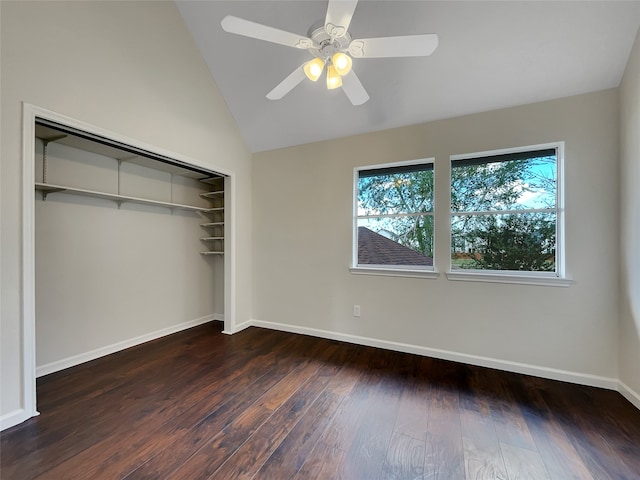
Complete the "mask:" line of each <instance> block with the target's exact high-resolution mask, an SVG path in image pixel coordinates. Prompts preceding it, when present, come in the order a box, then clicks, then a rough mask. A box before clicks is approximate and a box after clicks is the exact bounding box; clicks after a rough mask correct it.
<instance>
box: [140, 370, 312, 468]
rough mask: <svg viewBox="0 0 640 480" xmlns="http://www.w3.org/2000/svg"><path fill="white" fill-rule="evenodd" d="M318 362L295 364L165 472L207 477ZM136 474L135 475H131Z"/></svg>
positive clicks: (284, 399) (249, 435) (248, 436)
mask: <svg viewBox="0 0 640 480" xmlns="http://www.w3.org/2000/svg"><path fill="white" fill-rule="evenodd" d="M317 369H318V366H317V365H315V364H313V363H306V364H303V365H301V366H300V367H298V368H296V369H295V370H294V371H293V372H291V373H289V374H288V375H287V376H285V377H284V378H283V379H282V380H280V381H279V382H278V383H277V384H276V385H274V387H272V388H271V389H270V390H269V391H268V392H267V393H265V394H264V395H263V396H262V397H261V398H260V399H259V400H258V401H256V402H255V403H254V404H253V405H251V406H250V407H249V408H247V409H246V410H245V411H244V412H243V413H242V414H241V415H240V416H239V417H237V418H236V419H234V420H233V421H231V423H229V424H228V425H227V426H226V427H225V428H224V429H223V430H222V431H220V432H218V433H217V434H215V435H214V436H213V438H212V439H210V441H208V442H206V444H205V445H203V446H202V447H201V448H199V449H198V450H197V451H196V452H195V453H193V455H191V456H190V457H189V458H188V459H187V460H186V461H185V462H184V463H182V464H181V465H179V467H178V469H177V470H175V471H173V472H165V473H164V475H165V476H170V477H171V478H172V479H174V480H196V479H202V480H205V479H208V478H210V477H211V476H212V475H213V474H214V473H215V472H216V471H217V470H218V468H220V466H221V465H222V464H223V463H224V462H225V461H226V460H227V459H228V458H229V457H230V456H231V455H233V454H234V453H235V452H236V450H237V449H238V448H239V447H240V446H241V445H243V444H244V443H245V442H246V441H247V440H248V439H249V438H250V437H251V435H253V434H254V433H255V432H256V431H257V430H258V428H259V427H260V426H261V425H262V424H263V423H264V422H265V421H266V420H267V419H268V418H269V417H270V416H271V415H272V413H273V412H274V410H275V409H276V408H277V407H278V406H279V405H280V404H282V403H283V402H284V401H286V400H287V399H288V398H289V397H290V396H291V395H293V393H294V392H295V391H296V390H297V389H298V387H299V382H300V381H301V379H302V378H304V379H306V378H308V377H309V376H310V375H312V374H313V373H314V372H315V371H316V370H317ZM133 478H135V476H134V477H133Z"/></svg>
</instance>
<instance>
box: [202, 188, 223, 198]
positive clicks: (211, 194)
mask: <svg viewBox="0 0 640 480" xmlns="http://www.w3.org/2000/svg"><path fill="white" fill-rule="evenodd" d="M222 194H224V190H218V191H217V192H206V193H201V194H200V196H201V197H203V198H216V197H217V196H218V195H222Z"/></svg>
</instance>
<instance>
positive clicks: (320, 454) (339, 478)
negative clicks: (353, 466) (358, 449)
mask: <svg viewBox="0 0 640 480" xmlns="http://www.w3.org/2000/svg"><path fill="white" fill-rule="evenodd" d="M344 457H345V452H344V451H343V450H340V449H339V448H335V447H332V446H329V445H327V444H326V443H324V442H318V443H317V444H316V446H315V447H314V449H313V450H312V451H311V454H310V455H309V458H308V459H307V461H306V462H305V463H304V465H303V466H302V468H301V469H300V470H299V471H298V473H297V474H296V476H295V477H293V478H294V480H309V479H312V478H314V479H316V478H317V479H325V478H326V479H332V480H333V479H335V480H350V479H348V478H347V477H345V476H343V475H342V473H341V472H342V466H343V464H344Z"/></svg>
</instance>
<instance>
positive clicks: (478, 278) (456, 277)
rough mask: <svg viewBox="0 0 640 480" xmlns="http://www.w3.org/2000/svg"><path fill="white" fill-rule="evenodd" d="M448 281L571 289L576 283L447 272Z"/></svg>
mask: <svg viewBox="0 0 640 480" xmlns="http://www.w3.org/2000/svg"><path fill="white" fill-rule="evenodd" d="M446 275H447V280H453V281H462V282H489V283H512V284H517V285H541V286H546V287H569V286H571V285H573V283H574V281H573V280H570V279H568V278H559V277H551V276H549V277H547V276H539V275H526V274H525V275H518V274H509V273H480V272H447V273H446Z"/></svg>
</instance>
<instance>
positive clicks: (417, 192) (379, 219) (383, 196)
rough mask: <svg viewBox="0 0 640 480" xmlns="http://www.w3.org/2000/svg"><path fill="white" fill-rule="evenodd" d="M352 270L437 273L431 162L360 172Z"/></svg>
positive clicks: (356, 180)
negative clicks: (434, 260)
mask: <svg viewBox="0 0 640 480" xmlns="http://www.w3.org/2000/svg"><path fill="white" fill-rule="evenodd" d="M355 177H356V178H355V182H356V188H355V190H356V199H355V200H356V201H355V210H356V211H355V215H354V238H355V239H356V241H355V245H354V265H355V266H357V267H364V268H369V269H371V268H378V269H387V270H390V269H395V270H413V271H416V270H423V271H433V161H432V160H429V161H426V160H422V161H420V162H419V163H416V162H412V163H396V164H390V165H383V166H378V167H372V168H362V169H356V171H355Z"/></svg>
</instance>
